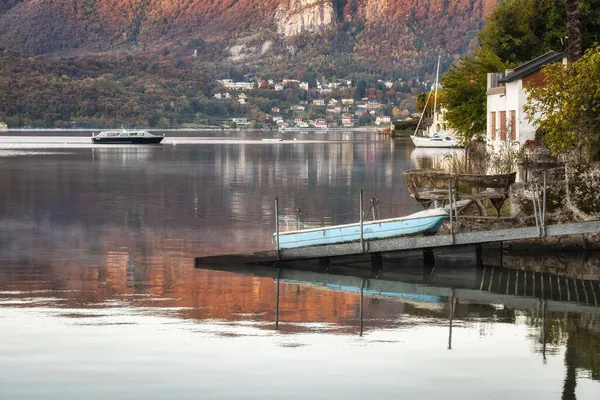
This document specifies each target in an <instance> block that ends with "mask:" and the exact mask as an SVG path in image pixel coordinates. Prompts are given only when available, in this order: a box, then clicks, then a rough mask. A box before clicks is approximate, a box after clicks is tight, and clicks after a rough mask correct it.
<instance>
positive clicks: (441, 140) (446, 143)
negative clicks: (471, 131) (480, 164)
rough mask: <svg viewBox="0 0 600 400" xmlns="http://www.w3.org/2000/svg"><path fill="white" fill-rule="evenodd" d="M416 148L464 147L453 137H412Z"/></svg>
mask: <svg viewBox="0 0 600 400" xmlns="http://www.w3.org/2000/svg"><path fill="white" fill-rule="evenodd" d="M410 139H411V140H412V142H413V144H414V145H415V147H437V148H452V147H462V145H461V144H460V143H459V142H458V140H456V139H455V138H453V137H451V136H439V137H433V138H430V137H420V136H411V137H410Z"/></svg>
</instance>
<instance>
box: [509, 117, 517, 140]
mask: <svg viewBox="0 0 600 400" xmlns="http://www.w3.org/2000/svg"><path fill="white" fill-rule="evenodd" d="M510 140H512V141H515V140H517V112H516V111H515V110H511V111H510Z"/></svg>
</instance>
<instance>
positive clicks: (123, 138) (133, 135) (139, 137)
mask: <svg viewBox="0 0 600 400" xmlns="http://www.w3.org/2000/svg"><path fill="white" fill-rule="evenodd" d="M164 137H165V136H164V135H154V134H152V133H150V132H148V131H145V130H141V129H118V130H112V131H102V132H100V133H99V134H97V135H93V134H92V142H93V143H98V144H158V143H160V142H161V140H163V139H164Z"/></svg>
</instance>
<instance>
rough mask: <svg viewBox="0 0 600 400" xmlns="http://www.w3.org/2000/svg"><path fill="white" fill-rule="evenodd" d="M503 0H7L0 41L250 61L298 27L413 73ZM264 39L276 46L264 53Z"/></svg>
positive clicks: (32, 49) (49, 49)
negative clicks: (329, 36)
mask: <svg viewBox="0 0 600 400" xmlns="http://www.w3.org/2000/svg"><path fill="white" fill-rule="evenodd" d="M499 1H501V0H102V1H100V0H4V1H2V3H1V4H0V47H4V48H6V49H9V50H16V51H19V52H22V53H25V54H60V55H81V54H94V53H106V52H115V51H118V52H123V51H125V52H131V53H136V52H143V53H146V54H147V53H159V52H166V51H167V50H168V51H169V52H170V53H171V54H191V53H192V48H193V49H194V50H197V51H198V52H199V53H200V54H201V55H203V54H204V55H206V56H208V57H210V58H215V57H220V55H224V56H230V55H231V54H229V52H230V51H231V49H234V52H235V53H236V55H235V57H233V58H232V60H238V61H241V60H244V62H246V61H248V56H252V54H259V55H260V56H261V57H266V58H269V57H271V58H272V59H273V58H274V57H277V56H278V54H277V51H278V49H286V51H287V49H290V48H293V49H294V51H292V52H291V53H293V54H296V50H297V49H298V48H299V46H298V43H297V42H298V40H297V37H298V36H299V35H300V36H303V43H304V46H305V47H306V46H308V47H310V41H311V40H313V39H311V37H310V35H315V37H316V36H318V35H320V34H322V33H323V32H329V33H330V34H331V35H332V37H334V38H335V40H336V41H337V43H335V44H332V43H331V40H330V39H327V40H326V41H324V42H323V43H318V46H320V47H321V48H322V49H323V51H329V52H331V51H336V49H340V48H341V47H344V49H345V50H344V51H345V52H346V53H348V52H350V53H351V54H352V56H353V57H355V56H357V57H363V58H365V59H377V62H378V63H379V64H381V65H386V66H387V67H389V66H393V65H395V64H399V63H402V65H403V68H404V69H405V70H407V71H408V70H411V69H413V68H415V67H418V66H419V65H422V64H423V62H427V63H431V62H433V61H431V60H434V59H435V56H434V55H433V54H434V53H435V54H438V53H444V54H446V57H447V59H448V60H451V59H452V58H453V57H455V56H457V55H459V54H461V53H463V52H465V51H467V50H468V49H469V48H470V47H472V45H473V41H474V38H475V36H476V33H477V31H478V30H479V29H480V28H481V26H482V25H483V19H484V17H485V16H486V15H488V14H489V13H490V12H491V11H492V10H493V9H494V7H495V6H496V4H497V3H498V2H499ZM306 35H308V37H306ZM315 40H316V39H315ZM307 41H308V42H307ZM250 42H252V43H250ZM197 43H200V44H202V45H200V46H196V45H195V44H197ZM265 43H269V45H268V46H266V48H267V49H268V50H269V51H262V50H261V51H258V49H263V50H264V49H265ZM315 43H317V42H315ZM343 44H345V45H344V46H342V45H343ZM236 46H237V47H236ZM240 46H241V48H245V49H247V50H248V54H247V55H245V54H244V52H243V51H240V50H239V49H240ZM315 46H316V45H315ZM315 46H313V47H315ZM323 46H330V47H331V48H330V49H326V48H323ZM250 49H254V50H250ZM221 53H222V54H221ZM288 55H289V54H288ZM279 56H281V54H279ZM284 56H285V54H284Z"/></svg>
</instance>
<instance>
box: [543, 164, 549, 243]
mask: <svg viewBox="0 0 600 400" xmlns="http://www.w3.org/2000/svg"><path fill="white" fill-rule="evenodd" d="M546 172H547V171H546V170H543V171H542V176H543V177H544V204H543V207H542V232H543V233H544V236H546V190H547V189H548V180H547V176H546Z"/></svg>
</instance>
